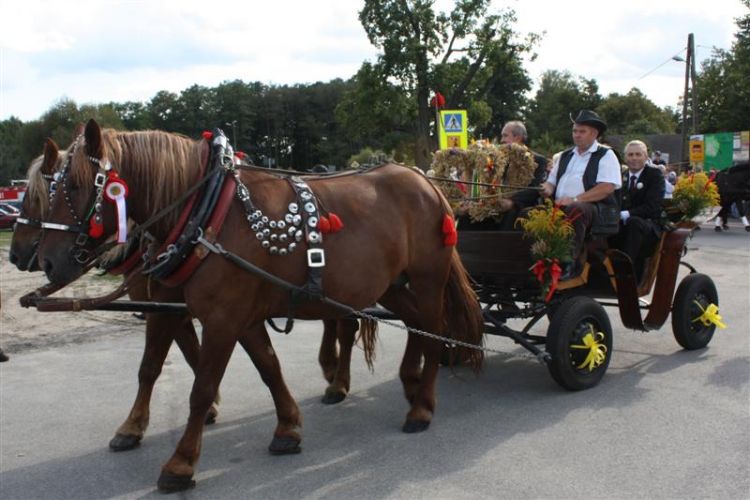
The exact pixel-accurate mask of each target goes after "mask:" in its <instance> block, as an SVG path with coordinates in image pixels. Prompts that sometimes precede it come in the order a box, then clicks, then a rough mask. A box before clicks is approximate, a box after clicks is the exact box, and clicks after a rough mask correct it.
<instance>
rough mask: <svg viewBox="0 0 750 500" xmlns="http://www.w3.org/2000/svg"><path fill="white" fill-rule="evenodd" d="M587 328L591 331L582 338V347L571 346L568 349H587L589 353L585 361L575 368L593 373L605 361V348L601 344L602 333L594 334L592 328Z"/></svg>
mask: <svg viewBox="0 0 750 500" xmlns="http://www.w3.org/2000/svg"><path fill="white" fill-rule="evenodd" d="M589 328H590V329H591V330H590V331H589V333H587V334H586V335H585V336H584V337H583V345H572V346H570V348H571V349H588V350H589V353H588V355H586V359H584V360H583V363H581V364H580V365H578V366H577V367H576V368H588V369H589V371H593V370H594V368H598V367H600V366H601V365H602V363H604V361H605V360H606V359H607V346H605V345H604V344H602V343H601V342H602V341H603V340H604V334H603V333H602V332H596V333H594V327H593V326H589Z"/></svg>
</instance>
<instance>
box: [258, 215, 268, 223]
mask: <svg viewBox="0 0 750 500" xmlns="http://www.w3.org/2000/svg"><path fill="white" fill-rule="evenodd" d="M260 220H261V222H263V224H266V223H268V217H266V216H265V215H264V216H263V217H261V218H260Z"/></svg>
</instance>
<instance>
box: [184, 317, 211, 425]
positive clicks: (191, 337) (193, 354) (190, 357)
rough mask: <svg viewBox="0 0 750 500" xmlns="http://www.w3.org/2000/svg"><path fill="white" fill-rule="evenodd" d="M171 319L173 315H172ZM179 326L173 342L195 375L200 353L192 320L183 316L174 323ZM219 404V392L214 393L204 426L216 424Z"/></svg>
mask: <svg viewBox="0 0 750 500" xmlns="http://www.w3.org/2000/svg"><path fill="white" fill-rule="evenodd" d="M172 316H173V317H174V316H175V315H172ZM176 323H177V324H178V325H179V326H178V328H176V329H175V330H174V331H173V337H174V341H175V343H176V344H177V347H179V348H180V351H182V355H183V356H184V357H185V361H187V364H188V365H189V366H190V368H191V369H192V370H193V373H195V370H196V368H197V366H198V356H199V353H200V344H199V343H198V334H197V333H195V327H194V326H193V320H192V317H191V316H189V315H188V316H185V317H184V318H182V319H181V320H180V321H179V322H176ZM220 402H221V392H220V391H219V390H217V391H216V398H215V399H214V402H213V403H211V408H209V409H208V413H207V414H206V425H211V424H214V423H216V418H217V417H218V416H219V403H220Z"/></svg>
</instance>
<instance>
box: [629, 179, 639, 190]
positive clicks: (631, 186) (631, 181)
mask: <svg viewBox="0 0 750 500" xmlns="http://www.w3.org/2000/svg"><path fill="white" fill-rule="evenodd" d="M637 179H638V177H636V176H635V175H631V176H630V185H629V186H628V189H630V190H631V191H632V190H634V189H635V181H636V180H637Z"/></svg>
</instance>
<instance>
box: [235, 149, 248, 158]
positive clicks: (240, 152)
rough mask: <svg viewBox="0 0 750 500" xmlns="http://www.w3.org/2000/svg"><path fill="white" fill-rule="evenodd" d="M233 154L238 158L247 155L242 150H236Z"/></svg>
mask: <svg viewBox="0 0 750 500" xmlns="http://www.w3.org/2000/svg"><path fill="white" fill-rule="evenodd" d="M234 156H236V157H237V158H239V159H240V160H244V159H245V157H246V156H247V155H246V154H245V152H244V151H237V152H236V153H234Z"/></svg>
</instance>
